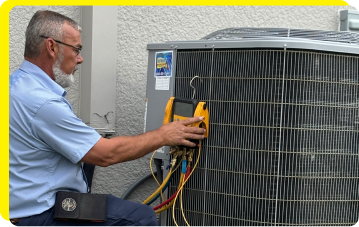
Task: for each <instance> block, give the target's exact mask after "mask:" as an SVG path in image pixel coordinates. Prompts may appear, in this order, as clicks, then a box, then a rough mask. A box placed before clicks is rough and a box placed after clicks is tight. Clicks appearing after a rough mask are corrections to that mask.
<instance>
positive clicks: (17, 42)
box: [9, 6, 354, 202]
mask: <svg viewBox="0 0 359 227" xmlns="http://www.w3.org/2000/svg"><path fill="white" fill-rule="evenodd" d="M39 8H47V9H52V10H55V11H58V12H60V13H63V14H65V15H67V16H69V17H71V18H73V19H75V20H76V21H79V18H80V12H81V7H63V6H59V7H34V6H31V7H29V6H25V7H15V8H14V9H13V10H12V11H11V12H10V58H9V59H10V73H12V72H13V71H14V70H15V69H16V68H17V67H18V66H19V64H20V63H21V61H22V58H23V57H22V56H23V48H24V32H25V29H26V26H27V23H28V21H29V19H30V18H31V16H32V14H33V13H34V12H35V11H36V10H37V9H39ZM340 9H354V8H353V7H344V6H118V29H117V34H118V42H117V47H114V51H117V86H116V89H117V92H116V93H117V97H116V132H117V135H136V134H139V133H142V132H143V128H144V126H143V124H144V110H145V106H144V104H145V102H144V100H145V94H146V74H147V51H146V45H147V44H148V43H153V42H164V41H166V40H197V39H200V38H202V37H204V36H205V35H208V34H209V33H211V32H214V31H216V30H219V29H223V28H228V27H290V28H303V29H320V30H338V23H339V20H338V11H339V10H340ZM84 48H86V47H84ZM84 58H85V61H86V56H84ZM67 97H68V99H69V101H70V102H71V104H72V105H73V106H74V111H75V113H77V111H78V79H76V83H75V85H74V86H72V87H71V88H70V89H69V94H68V96H67ZM148 172H149V161H148V159H147V158H141V159H139V160H136V161H131V162H127V163H122V164H117V165H114V166H111V167H107V168H101V167H96V170H95V176H94V182H93V192H94V193H111V194H113V195H116V196H120V195H122V193H123V192H124V191H125V190H126V189H127V188H128V187H129V186H130V185H131V184H132V183H133V182H134V181H136V180H137V179H138V178H140V177H142V176H143V175H144V174H147V173H148ZM154 189H155V184H153V183H150V182H146V183H145V184H144V185H143V186H141V187H140V188H138V190H136V191H135V192H134V193H133V195H132V196H130V198H129V199H130V200H134V201H138V202H141V201H143V200H144V199H145V198H146V197H147V196H149V195H150V194H151V193H152V191H153V190H154Z"/></svg>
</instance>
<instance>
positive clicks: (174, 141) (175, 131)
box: [158, 117, 206, 147]
mask: <svg viewBox="0 0 359 227" xmlns="http://www.w3.org/2000/svg"><path fill="white" fill-rule="evenodd" d="M202 120H203V117H193V118H188V119H186V120H182V121H174V122H171V123H168V124H166V125H163V126H161V127H160V128H159V129H158V130H159V132H160V136H162V137H163V138H164V142H165V145H167V146H178V145H184V146H188V147H194V146H195V145H196V144H195V143H193V142H191V141H189V140H190V139H194V140H201V139H203V138H204V135H203V133H205V132H206V130H205V129H203V128H197V127H190V126H191V124H193V123H196V122H200V121H202Z"/></svg>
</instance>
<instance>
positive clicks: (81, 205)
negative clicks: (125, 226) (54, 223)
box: [54, 191, 107, 222]
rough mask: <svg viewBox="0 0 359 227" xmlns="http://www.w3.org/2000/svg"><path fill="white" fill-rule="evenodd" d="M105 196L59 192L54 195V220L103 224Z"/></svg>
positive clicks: (105, 208)
mask: <svg viewBox="0 0 359 227" xmlns="http://www.w3.org/2000/svg"><path fill="white" fill-rule="evenodd" d="M106 204H107V195H103V194H90V193H78V192H68V191H59V192H57V193H56V201H55V214H54V219H56V220H82V221H93V222H104V221H106V216H107V205H106Z"/></svg>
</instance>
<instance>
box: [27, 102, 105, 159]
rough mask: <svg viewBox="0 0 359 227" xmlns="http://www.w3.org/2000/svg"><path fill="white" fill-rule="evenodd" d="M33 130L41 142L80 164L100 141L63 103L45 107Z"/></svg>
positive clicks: (40, 111)
mask: <svg viewBox="0 0 359 227" xmlns="http://www.w3.org/2000/svg"><path fill="white" fill-rule="evenodd" d="M31 126H32V130H33V133H34V135H35V136H36V137H38V139H40V140H42V141H43V142H44V143H46V144H47V145H48V146H49V147H51V148H52V150H54V151H56V152H59V153H61V154H62V155H63V156H65V157H66V158H68V159H69V160H71V162H73V163H77V162H79V161H80V160H81V159H82V158H83V156H84V155H85V154H86V153H87V152H88V151H89V150H90V149H91V148H92V147H93V146H94V145H95V144H96V143H97V142H98V141H99V140H100V138H101V136H100V134H98V133H97V132H96V130H95V129H93V128H91V127H89V126H87V125H86V124H85V123H83V122H82V120H81V119H79V118H78V117H77V116H76V115H75V114H74V113H73V111H72V109H71V108H70V106H69V105H68V104H67V103H66V102H64V101H62V100H50V101H48V102H46V103H45V104H44V105H42V106H41V108H40V109H39V110H38V111H37V112H36V115H35V116H34V120H33V122H32V124H31Z"/></svg>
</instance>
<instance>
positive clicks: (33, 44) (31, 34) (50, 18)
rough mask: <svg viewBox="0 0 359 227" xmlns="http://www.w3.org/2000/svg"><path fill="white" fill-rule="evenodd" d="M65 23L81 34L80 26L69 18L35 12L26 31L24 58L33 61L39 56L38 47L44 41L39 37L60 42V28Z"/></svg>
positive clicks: (50, 13) (61, 37) (52, 13)
mask: <svg viewBox="0 0 359 227" xmlns="http://www.w3.org/2000/svg"><path fill="white" fill-rule="evenodd" d="M65 22H66V23H68V24H69V25H70V26H71V27H73V28H75V29H76V30H77V31H79V32H81V27H80V25H79V24H78V23H77V22H76V21H74V20H72V19H71V18H69V17H66V16H64V15H62V14H59V13H56V12H53V11H49V10H44V11H37V12H36V13H35V14H34V16H33V17H32V18H31V20H30V22H29V25H28V26H27V29H26V33H25V37H26V41H25V53H24V56H25V57H28V58H33V59H35V58H37V57H38V56H39V55H40V47H41V44H42V43H43V41H44V38H41V37H40V35H42V36H46V37H51V38H53V39H57V40H62V39H63V35H64V34H63V29H62V26H63V25H64V24H65Z"/></svg>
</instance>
